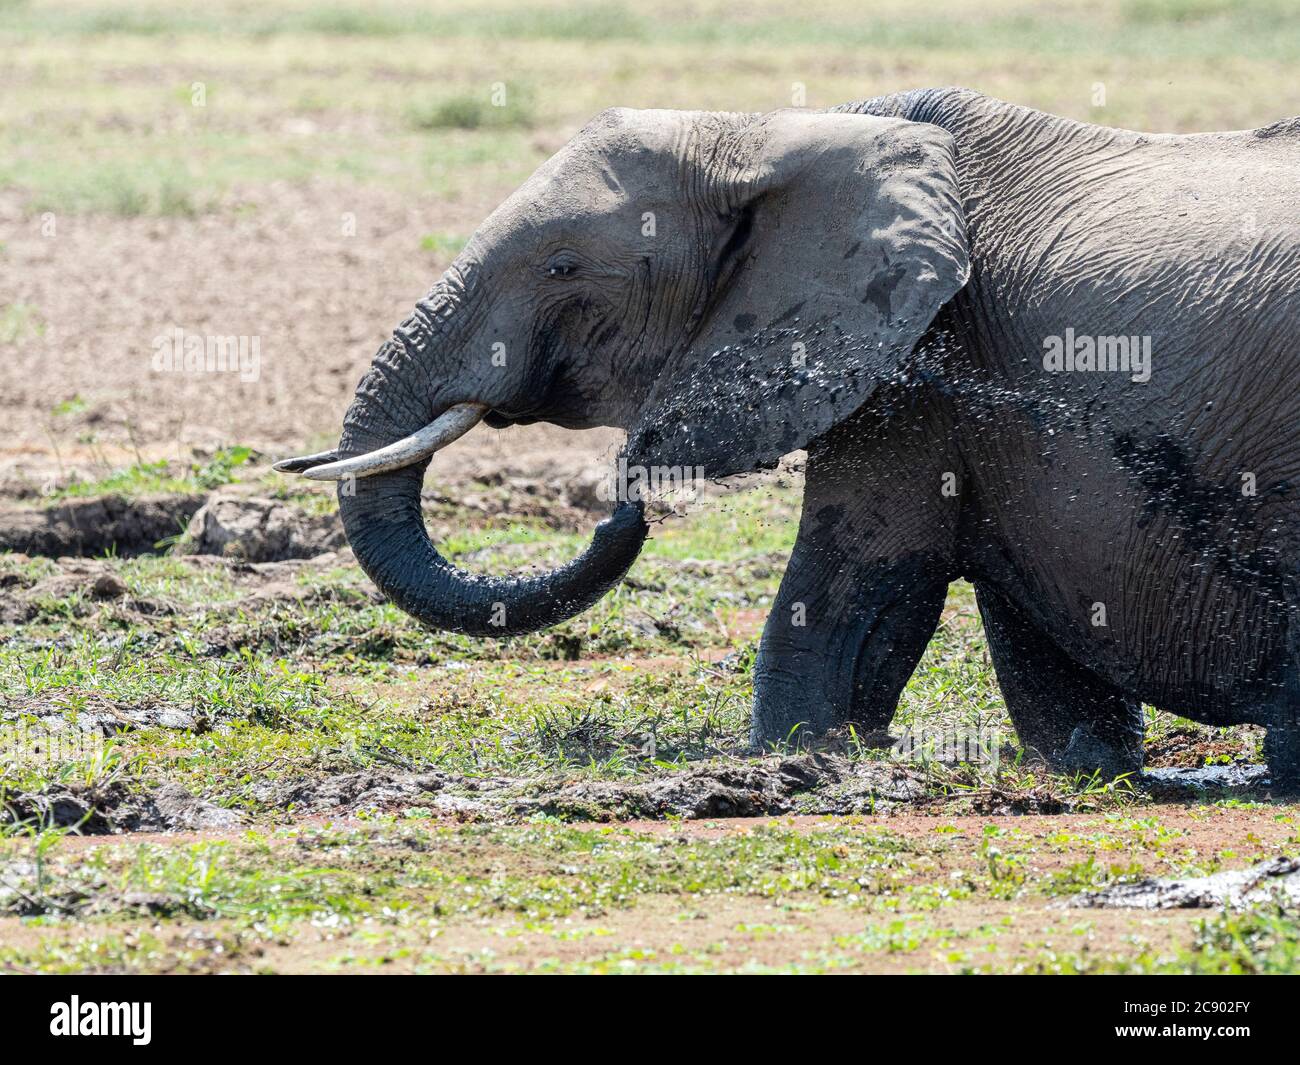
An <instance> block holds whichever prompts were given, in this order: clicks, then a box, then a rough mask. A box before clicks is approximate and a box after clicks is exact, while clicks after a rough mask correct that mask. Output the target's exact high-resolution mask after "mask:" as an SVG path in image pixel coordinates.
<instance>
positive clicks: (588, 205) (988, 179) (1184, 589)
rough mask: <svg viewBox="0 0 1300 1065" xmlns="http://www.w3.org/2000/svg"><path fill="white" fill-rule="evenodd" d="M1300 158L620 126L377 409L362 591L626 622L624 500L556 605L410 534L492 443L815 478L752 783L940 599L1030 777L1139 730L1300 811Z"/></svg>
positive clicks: (635, 535)
mask: <svg viewBox="0 0 1300 1065" xmlns="http://www.w3.org/2000/svg"><path fill="white" fill-rule="evenodd" d="M1297 175H1300V120H1296V119H1293V120H1288V121H1285V122H1281V123H1278V124H1276V125H1273V126H1269V127H1267V128H1264V129H1258V130H1250V131H1245V132H1235V133H1211V134H1199V135H1193V136H1174V135H1154V134H1145V133H1134V132H1129V131H1125V130H1119V129H1108V128H1104V127H1101V126H1094V125H1087V124H1084V123H1080V122H1075V121H1070V120H1067V119H1063V118H1058V117H1054V116H1052V115H1048V114H1043V113H1041V112H1037V111H1033V110H1029V109H1027V108H1024V107H1019V106H1014V105H1011V104H1007V103H1004V102H1001V101H998V100H995V99H991V98H989V97H986V96H983V95H981V94H979V93H975V92H971V91H967V90H961V89H935V90H923V91H915V92H907V93H901V94H897V95H892V96H885V97H879V98H875V99H871V100H867V101H865V102H859V103H854V104H846V105H843V106H841V107H837V108H834V109H831V110H829V111H823V112H809V111H798V110H782V111H776V112H773V113H770V114H758V115H755V114H720V113H703V112H678V111H633V110H611V111H607V112H605V113H603V114H601V115H600V116H598V117H597V118H596V119H595V120H594V121H593V122H592V123H591V124H590V125H588V126H587V127H586V128H585V129H583V130H582V131H581V132H580V133H579V134H578V135H577V136H576V137H575V138H574V139H573V140H572V141H571V142H570V143H569V144H568V145H567V146H566V147H564V148H563V149H562V150H561V151H560V152H559V153H558V154H557V155H556V156H554V157H553V158H552V159H551V160H550V161H549V162H547V163H546V164H544V165H543V166H542V167H541V168H540V169H539V170H538V171H537V172H536V174H534V175H533V177H532V178H531V179H530V180H529V181H528V182H527V183H526V184H524V185H523V186H522V188H520V189H519V190H518V191H517V192H516V193H515V194H514V195H512V196H511V197H510V198H509V199H508V200H506V202H505V203H504V204H503V205H502V206H501V207H500V208H499V209H498V210H496V211H495V212H494V213H493V214H492V215H491V216H490V217H489V218H488V219H487V221H486V222H485V223H484V224H483V226H482V228H480V229H479V230H478V232H477V233H476V234H475V235H474V237H473V239H472V240H471V241H470V243H469V244H468V246H467V247H466V248H465V250H464V252H463V253H462V254H461V255H460V256H459V258H457V259H456V261H455V262H454V263H453V265H452V266H451V267H450V268H449V269H448V271H447V273H446V274H445V276H443V277H442V279H441V280H439V281H438V282H437V283H436V284H435V285H434V287H433V289H432V291H431V292H430V293H429V295H428V297H427V298H426V299H424V300H423V301H421V302H420V303H419V304H418V305H417V306H416V309H415V312H414V313H413V314H412V315H411V316H410V317H409V318H408V319H407V320H406V321H405V322H403V323H402V324H401V325H400V326H399V327H398V328H397V330H396V331H395V333H394V335H393V338H392V340H391V341H390V342H388V343H386V344H385V345H384V346H383V347H382V349H381V350H380V352H379V353H378V355H377V356H376V358H375V360H374V364H373V366H372V367H371V369H370V370H369V372H368V373H367V374H366V375H365V377H364V378H363V380H362V381H361V383H360V385H359V387H358V389H357V393H356V397H355V399H354V401H353V402H352V405H351V407H350V409H349V410H348V412H347V416H346V419H345V421H344V427H343V433H342V438H341V441H340V444H339V447H338V449H337V451H334V452H329V453H325V454H322V455H316V456H308V457H305V458H302V459H296V460H289V461H288V462H286V463H282V464H281V468H283V469H287V470H290V471H294V472H305V473H306V475H307V476H309V477H316V478H320V479H329V478H344V484H345V487H344V490H342V491H341V493H340V498H339V505H340V508H341V510H342V516H343V521H344V524H345V527H346V531H347V535H348V537H349V540H350V542H351V544H352V546H353V548H354V550H355V552H356V557H357V559H358V560H359V562H360V563H361V565H362V567H363V568H364V569H365V571H366V572H367V573H368V574H369V575H370V577H371V578H372V579H373V580H374V581H375V583H376V584H377V585H378V586H379V588H380V589H382V590H383V591H384V592H385V593H386V594H387V595H389V596H390V597H391V598H392V599H393V600H394V601H395V602H396V603H397V604H398V605H400V606H401V607H402V608H403V609H405V610H406V611H408V612H409V613H411V614H412V615H414V616H415V617H416V618H418V619H419V620H420V621H422V622H424V623H425V624H427V625H429V626H432V627H435V628H442V629H452V630H456V631H459V632H468V633H475V634H482V635H492V636H500V635H512V634H517V633H523V632H527V631H532V630H535V629H538V628H541V627H544V626H546V625H549V624H552V623H555V622H557V621H559V620H561V619H564V618H567V617H570V616H572V615H574V614H575V613H577V612H578V611H581V610H583V609H585V608H586V607H587V606H589V605H590V604H591V603H593V602H594V601H595V600H596V599H597V598H599V597H600V596H601V595H602V594H604V593H605V591H607V590H608V589H609V588H610V587H611V586H613V585H614V584H615V583H616V582H618V581H619V580H620V579H621V577H622V576H623V574H624V573H625V572H626V571H627V569H628V567H629V566H630V565H631V564H632V562H633V561H634V559H635V558H636V556H637V553H638V550H639V549H640V547H641V544H642V542H643V540H644V538H645V536H646V525H645V523H644V521H643V516H642V510H641V503H640V501H639V500H638V499H626V500H624V501H622V502H620V503H619V505H618V506H617V507H616V508H615V511H614V513H613V515H612V516H611V517H610V518H609V519H608V520H607V521H606V522H603V523H602V524H601V525H600V526H599V527H598V529H597V531H596V534H595V538H594V540H593V542H592V544H591V546H590V547H589V548H588V550H587V551H586V553H584V554H583V555H582V556H581V557H580V558H578V559H576V560H575V561H573V562H571V563H569V564H568V565H566V566H564V567H563V568H560V569H557V570H555V571H553V572H549V573H545V574H542V575H540V576H533V577H527V578H524V577H521V578H509V579H507V578H492V579H488V578H484V577H479V576H474V575H470V574H467V573H465V572H462V571H460V570H458V569H456V568H454V567H453V566H451V565H450V564H449V563H448V562H447V561H446V560H444V559H443V558H442V557H441V556H440V555H439V554H438V552H437V551H436V550H435V549H434V547H433V546H432V544H431V543H430V541H429V539H428V537H427V535H426V533H425V530H424V526H423V524H422V521H421V517H420V505H419V495H420V485H421V479H422V476H423V473H424V470H425V467H426V465H427V463H428V460H429V456H430V455H431V454H432V453H433V452H434V451H435V450H436V449H437V448H439V447H441V446H444V445H445V444H446V443H448V442H449V441H450V440H452V439H454V438H455V437H456V436H458V435H460V433H462V432H463V431H465V430H466V429H467V428H469V427H470V426H471V425H473V424H475V423H476V422H478V421H479V420H483V421H486V422H487V424H489V425H493V426H498V427H500V426H505V425H508V424H511V423H520V422H529V421H535V420H546V421H549V422H553V423H557V424H559V425H562V426H567V427H574V428H577V427H591V426H614V427H619V428H622V429H625V430H627V433H628V439H627V443H626V446H625V450H624V455H625V456H626V458H627V461H628V462H629V463H634V464H638V465H643V466H647V467H650V466H660V467H700V468H702V469H703V471H704V473H705V475H706V476H707V477H709V478H716V477H725V476H727V475H731V474H735V473H739V472H742V471H750V470H754V469H756V468H761V467H766V466H770V465H772V464H773V463H775V462H776V461H777V460H778V459H780V458H781V457H782V456H784V455H786V454H788V453H789V452H792V451H795V450H797V449H800V448H806V449H807V452H808V459H807V467H806V487H805V496H804V502H803V513H802V518H801V521H800V526H799V532H798V538H797V542H796V544H795V547H794V551H793V555H792V557H791V559H790V562H789V566H788V568H787V571H786V573H785V576H784V579H783V582H782V584H781V588H780V592H779V595H778V599H777V601H776V603H775V605H774V607H773V610H772V613H771V616H770V617H769V619H768V621H767V625H766V628H765V631H764V633H763V637H762V640H761V644H760V649H759V657H758V660H757V663H756V666H755V694H754V711H753V727H752V728H753V731H752V736H753V740H754V741H755V743H756V744H763V743H765V742H770V741H775V740H780V739H783V738H785V737H786V736H787V735H788V734H789V733H790V732H791V730H792V728H794V727H796V726H799V725H802V727H803V728H804V729H805V730H807V731H808V732H810V733H812V734H817V733H821V732H823V731H825V730H828V729H830V728H832V727H834V726H838V725H842V724H844V723H846V722H852V723H854V724H855V726H856V727H858V728H860V729H863V728H865V729H869V730H875V729H879V728H882V727H884V726H885V725H887V724H888V722H889V720H890V717H891V715H892V713H893V711H894V708H895V705H896V702H897V700H898V697H899V694H900V692H901V690H902V688H903V686H904V684H905V683H906V682H907V680H908V677H909V676H910V674H911V673H912V671H913V669H914V668H915V666H916V663H917V661H918V659H919V657H920V656H921V654H922V651H923V650H924V648H925V646H926V643H927V641H928V640H929V638H930V636H931V635H932V633H933V632H934V630H935V628H936V625H937V622H938V619H939V616H940V611H941V608H942V605H943V602H944V596H945V590H946V588H947V586H948V583H949V582H950V581H951V580H953V579H954V578H957V577H959V576H961V577H965V578H967V579H969V580H970V581H971V582H972V583H973V584H974V587H975V589H976V596H977V600H978V604H979V609H980V612H981V615H982V618H983V621H984V625H985V627H986V631H987V635H988V643H989V648H990V653H991V656H992V659H993V663H994V666H995V669H996V671H997V675H998V679H999V683H1000V685H1001V688H1002V691H1003V694H1004V696H1005V698H1006V703H1007V707H1008V710H1009V712H1010V716H1011V718H1012V721H1013V722H1014V724H1015V727H1016V729H1017V731H1018V733H1019V735H1020V738H1021V741H1022V743H1023V744H1024V745H1025V746H1026V747H1028V748H1031V749H1033V750H1036V751H1037V752H1039V753H1040V754H1041V755H1042V756H1043V757H1044V758H1045V759H1046V760H1047V761H1048V762H1049V763H1050V764H1051V765H1053V766H1056V767H1062V768H1066V769H1081V770H1092V769H1101V770H1103V771H1104V772H1106V773H1108V774H1114V773H1119V772H1122V771H1131V770H1136V769H1138V768H1140V765H1141V757H1142V754H1141V752H1142V732H1143V719H1142V713H1141V704H1142V703H1143V702H1146V703H1149V704H1151V705H1154V706H1157V707H1160V708H1163V709H1167V710H1170V711H1175V712H1177V713H1179V714H1182V715H1184V716H1186V717H1189V718H1192V719H1195V720H1198V721H1202V722H1207V723H1211V724H1217V725H1227V724H1234V723H1244V722H1253V723H1257V724H1261V725H1264V726H1266V727H1267V729H1268V732H1267V740H1266V744H1265V747H1266V753H1267V757H1268V760H1269V763H1270V766H1271V769H1272V774H1273V780H1274V783H1275V784H1276V785H1278V786H1283V787H1294V786H1296V785H1297V784H1300V722H1298V721H1297V715H1298V714H1300V635H1298V634H1300V622H1298V620H1297V607H1298V605H1300V595H1298V594H1297V579H1298V577H1300V570H1298V563H1300V503H1298V499H1300V497H1298V496H1297V487H1298V486H1300V388H1298V387H1297V384H1298V383H1300V341H1298V340H1297V335H1298V333H1300V180H1298V178H1297Z"/></svg>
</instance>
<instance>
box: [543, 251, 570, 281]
mask: <svg viewBox="0 0 1300 1065" xmlns="http://www.w3.org/2000/svg"><path fill="white" fill-rule="evenodd" d="M577 272H578V264H577V263H576V262H574V261H573V259H571V258H570V257H569V256H567V255H566V256H559V255H557V256H554V257H552V258H550V259H548V260H547V261H546V266H545V273H546V276H547V277H554V278H565V277H573V276H574V275H575V274H577Z"/></svg>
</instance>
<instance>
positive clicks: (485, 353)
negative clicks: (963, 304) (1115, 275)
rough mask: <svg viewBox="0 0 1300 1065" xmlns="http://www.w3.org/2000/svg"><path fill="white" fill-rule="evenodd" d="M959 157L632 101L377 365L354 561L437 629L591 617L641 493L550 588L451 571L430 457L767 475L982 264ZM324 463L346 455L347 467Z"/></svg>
mask: <svg viewBox="0 0 1300 1065" xmlns="http://www.w3.org/2000/svg"><path fill="white" fill-rule="evenodd" d="M967 269H968V267H967V257H966V247H965V237H964V225H963V221H962V216H961V207H960V204H959V200H958V195H957V187H956V176H955V167H954V160H953V147H952V142H951V140H950V138H949V136H948V134H946V133H945V132H944V131H942V130H940V129H938V128H937V127H934V126H929V125H924V124H919V123H912V122H906V121H902V120H898V119H886V118H876V117H871V116H865V115H853V114H831V113H813V112H804V111H778V112H774V113H771V114H766V115H741V114H716V113H704V112H680V111H630V110H611V111H607V112H605V113H603V114H602V115H600V116H599V117H598V118H597V119H596V120H595V121H593V122H592V123H591V124H590V125H588V126H587V127H586V128H585V129H584V130H582V132H581V133H579V134H578V135H577V136H576V137H575V138H574V139H573V140H572V141H571V142H570V143H569V144H568V145H566V146H565V147H564V148H563V149H562V150H561V151H560V152H559V153H558V154H557V155H556V156H555V157H554V158H552V159H551V160H550V161H549V162H547V163H546V164H545V165H543V166H542V167H541V169H539V170H538V171H537V172H536V173H535V174H534V175H533V176H532V177H531V178H530V179H529V180H528V181H527V182H526V183H525V184H524V185H523V187H522V188H520V189H519V190H518V191H517V192H516V193H515V194H514V195H512V196H511V197H510V198H509V199H508V200H506V202H505V203H503V204H502V205H501V206H500V207H499V208H498V209H497V210H496V211H495V212H493V214H492V215H491V216H490V217H489V218H488V219H487V221H486V222H485V223H484V224H483V226H482V227H481V228H480V229H479V230H478V232H477V233H475V234H474V236H473V238H472V239H471V240H470V242H469V244H468V245H467V246H466V248H465V250H464V251H463V252H462V253H461V255H460V256H459V257H458V258H457V259H456V261H455V262H454V263H453V264H452V266H451V267H450V268H449V269H448V271H447V273H446V274H445V276H444V277H443V278H442V279H441V280H440V281H439V282H438V283H437V284H436V285H435V286H434V288H433V290H432V291H431V292H430V293H429V295H428V296H427V297H426V298H425V299H424V300H422V301H421V302H420V303H419V304H417V306H416V309H415V312H414V313H413V314H412V315H411V316H410V317H409V318H408V319H407V320H406V321H405V322H403V323H402V324H401V325H400V326H399V327H398V328H397V330H396V331H395V333H394V336H393V339H392V340H391V341H390V342H388V343H387V344H385V345H384V346H383V348H382V349H381V350H380V352H379V353H378V355H377V356H376V357H375V361H374V364H373V366H372V367H371V369H370V370H369V372H367V374H366V375H365V377H364V378H363V379H362V381H361V383H360V385H359V386H358V388H357V394H356V398H355V399H354V400H353V403H352V406H351V408H350V409H349V410H348V413H347V417H346V419H345V421H344V427H343V435H342V439H341V442H340V445H339V449H338V451H337V452H336V453H330V454H329V455H322V456H309V457H307V458H304V459H297V460H290V461H289V462H286V463H282V464H281V465H280V468H282V469H288V470H293V471H296V472H305V473H306V474H307V476H312V477H317V478H341V479H342V480H343V484H342V487H341V490H340V495H339V505H340V509H341V511H342V515H343V522H344V526H345V528H346V530H347V535H348V539H349V540H350V542H351V544H352V547H353V550H354V551H355V553H356V556H357V559H358V560H359V561H360V563H361V565H362V567H363V568H364V569H365V571H366V572H367V573H368V574H369V575H370V577H371V578H372V579H373V580H374V581H375V583H376V584H377V585H378V586H379V587H380V589H382V590H383V591H384V592H385V593H386V594H387V595H389V596H390V597H391V598H392V599H393V600H394V601H395V602H396V603H397V604H398V605H399V606H401V607H402V608H403V609H404V610H406V611H408V612H409V613H411V614H412V615H414V616H415V617H416V618H418V619H419V620H420V621H422V622H424V623H425V624H427V625H429V626H431V627H435V628H440V629H451V630H455V631H458V632H467V633H473V634H479V635H496V636H501V635H514V634H518V633H523V632H531V631H535V630H536V629H539V628H543V627H545V626H547V625H550V624H554V623H555V622H557V621H561V620H564V619H565V618H568V617H572V616H573V615H574V614H576V613H578V612H580V611H581V610H584V609H586V607H588V606H590V605H591V604H592V603H593V602H595V601H596V600H597V599H598V598H599V597H600V596H601V595H603V594H604V593H605V592H606V591H607V590H608V589H609V588H610V587H612V586H613V585H614V584H615V583H617V581H618V580H619V579H620V578H621V577H622V576H623V574H624V573H625V572H626V571H627V569H628V567H629V566H630V565H631V564H632V562H633V561H634V560H635V558H636V555H637V553H638V551H639V550H640V548H641V545H642V543H643V542H644V539H645V535H646V526H645V523H644V521H643V520H642V513H641V504H640V502H639V500H635V499H633V500H626V501H624V502H622V503H620V504H619V505H618V506H617V507H616V509H615V512H614V514H613V516H612V517H611V518H610V519H608V520H607V521H605V522H603V523H602V524H601V525H600V526H599V527H598V528H597V531H596V536H595V539H594V541H593V543H592V545H591V546H590V547H589V548H588V550H587V551H586V553H584V554H583V555H582V556H581V557H580V558H578V559H576V560H575V561H573V562H571V563H569V564H568V565H566V566H564V567H562V568H560V569H558V570H555V571H553V572H549V573H544V574H541V575H538V576H534V577H526V578H525V577H518V578H486V577H480V576H475V575H471V574H468V573H465V572H463V571H461V570H459V569H456V568H455V567H453V566H451V565H450V564H449V563H448V562H447V561H446V560H445V559H443V558H442V556H440V555H439V554H438V552H437V551H436V550H435V549H434V547H433V545H432V544H431V543H430V541H429V538H428V536H427V535H426V533H425V530H424V525H423V522H422V520H421V515H420V486H421V481H422V478H423V474H424V470H425V467H426V465H427V464H428V460H429V456H430V455H431V454H432V453H433V452H434V451H435V450H436V449H437V448H438V447H441V446H443V445H444V444H446V443H447V442H449V441H450V440H452V439H454V438H455V437H456V436H459V435H460V434H461V433H462V432H464V431H466V430H467V429H468V428H469V427H470V426H472V425H473V424H474V423H475V422H477V421H478V420H484V421H486V422H487V423H488V424H489V425H493V426H497V427H500V426H504V425H507V424H511V423H517V422H530V421H538V420H544V421H549V422H554V423H556V424H559V425H563V426H568V427H571V428H585V427H591V426H598V425H604V426H616V427H620V428H623V429H626V430H628V434H629V436H628V443H627V446H626V449H625V450H626V455H627V458H628V461H629V463H633V464H636V465H642V466H646V467H652V466H661V467H683V466H691V467H699V468H701V469H702V471H703V474H704V476H706V477H710V478H712V477H723V476H727V475H729V474H733V473H738V472H742V471H747V470H752V469H755V468H758V467H760V466H763V465H770V464H771V463H773V462H775V461H776V460H777V459H779V458H780V457H781V456H782V455H784V454H786V453H788V452H790V451H794V450H797V449H798V448H801V447H803V446H804V445H805V444H807V443H808V441H810V440H812V439H813V438H815V437H817V436H819V435H821V434H822V433H824V432H826V431H827V430H828V429H829V428H830V427H831V426H832V425H834V424H835V423H836V422H837V421H840V420H842V419H843V418H845V417H847V416H848V415H849V414H851V413H852V412H853V411H855V410H856V409H857V408H859V407H860V406H862V404H863V403H864V402H865V401H866V400H867V399H868V397H869V396H870V395H871V394H872V392H873V390H875V389H876V388H877V387H879V386H880V385H881V384H882V383H883V382H885V381H887V380H890V379H891V378H895V377H897V376H898V375H899V374H900V373H902V372H905V368H906V364H907V361H908V359H909V358H910V356H911V352H912V348H913V346H914V345H915V344H916V342H917V340H918V339H919V338H920V336H921V334H922V332H923V331H924V330H925V329H926V327H927V326H928V325H929V323H930V321H931V320H932V318H933V317H934V315H935V313H936V311H937V310H938V309H939V307H940V306H941V305H942V304H943V303H944V302H945V301H946V300H947V299H949V298H950V297H951V296H952V295H953V294H954V293H955V292H956V291H957V290H958V289H959V288H960V287H961V285H962V284H963V283H964V281H965V279H966V275H967ZM326 459H336V460H337V461H328V462H326V461H325V460H326Z"/></svg>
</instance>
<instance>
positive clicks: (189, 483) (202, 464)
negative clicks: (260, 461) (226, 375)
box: [43, 401, 253, 504]
mask: <svg viewBox="0 0 1300 1065" xmlns="http://www.w3.org/2000/svg"><path fill="white" fill-rule="evenodd" d="M60 408H61V409H59V410H56V412H55V413H56V416H57V415H58V414H61V413H75V411H76V409H77V403H76V401H70V402H69V403H65V404H61V405H60ZM252 457H253V451H252V449H251V448H248V447H244V446H242V445H235V446H232V447H225V448H219V449H218V450H217V451H216V452H214V453H213V454H212V455H210V456H208V457H207V458H204V459H197V460H195V461H192V462H190V463H188V464H178V463H174V462H168V461H166V460H162V459H160V460H158V461H157V462H137V463H135V464H133V465H131V466H126V467H122V468H121V469H117V470H114V471H113V472H111V473H109V474H107V475H106V476H104V477H101V478H99V479H98V480H94V481H72V482H71V483H69V484H66V485H64V486H62V487H61V488H58V489H57V490H55V491H52V492H49V493H47V494H46V495H45V496H44V497H43V502H45V503H47V504H49V503H58V502H61V501H63V500H67V499H85V498H91V497H94V496H102V495H123V496H127V497H139V496H145V495H155V494H160V493H173V492H176V493H189V492H203V491H208V490H211V489H213V488H220V487H221V486H222V485H226V484H231V483H232V482H234V481H237V480H238V478H237V477H236V475H235V471H236V470H237V469H239V468H240V467H241V466H243V465H244V464H245V463H247V462H248V461H249V460H250V459H251V458H252Z"/></svg>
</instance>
